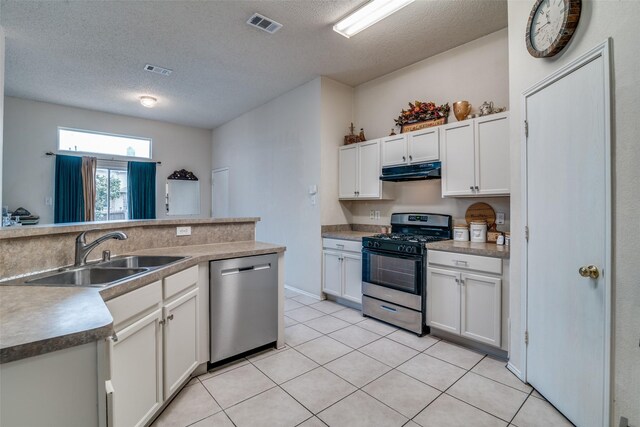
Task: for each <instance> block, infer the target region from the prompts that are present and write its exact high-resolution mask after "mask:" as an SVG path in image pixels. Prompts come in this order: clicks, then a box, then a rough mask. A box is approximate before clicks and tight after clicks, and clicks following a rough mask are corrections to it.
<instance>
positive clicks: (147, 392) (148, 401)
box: [111, 310, 163, 427]
mask: <svg viewBox="0 0 640 427" xmlns="http://www.w3.org/2000/svg"><path fill="white" fill-rule="evenodd" d="M161 314H162V312H161V310H156V311H154V312H152V313H151V314H149V315H148V316H146V317H143V318H142V319H140V320H138V321H137V322H135V323H133V324H132V325H130V326H128V327H126V328H124V329H122V330H121V331H118V332H116V336H117V338H118V339H117V341H113V342H112V348H111V383H112V385H113V390H114V391H113V425H114V426H115V427H131V426H141V425H144V424H145V423H146V422H147V421H148V420H149V418H151V417H152V416H153V414H154V413H155V412H156V410H158V408H159V407H160V406H161V405H162V401H163V398H162V331H161V327H160V320H161Z"/></svg>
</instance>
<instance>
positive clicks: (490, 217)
mask: <svg viewBox="0 0 640 427" xmlns="http://www.w3.org/2000/svg"><path fill="white" fill-rule="evenodd" d="M464 219H466V220H467V224H471V221H487V228H488V229H491V227H493V225H494V224H495V223H496V211H494V210H493V208H492V207H491V206H489V205H488V204H486V203H483V202H478V203H474V204H472V205H471V206H469V209H467V212H466V213H465V215H464Z"/></svg>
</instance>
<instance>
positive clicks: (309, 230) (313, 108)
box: [211, 78, 322, 296]
mask: <svg viewBox="0 0 640 427" xmlns="http://www.w3.org/2000/svg"><path fill="white" fill-rule="evenodd" d="M320 82H321V79H320V78H317V79H315V80H312V81H310V82H308V83H306V84H304V85H302V86H299V87H297V88H296V89H293V90H292V91H290V92H287V93H285V94H284V95H281V96H279V97H278V98H276V99H274V100H272V101H269V102H268V103H266V104H264V105H262V106H260V107H258V108H256V109H254V110H252V111H249V112H247V113H245V114H243V115H241V116H240V117H238V118H236V119H234V120H232V121H230V122H228V123H226V124H224V125H222V126H220V127H218V128H216V129H214V130H213V138H212V147H213V148H212V150H213V151H212V157H211V159H212V160H211V164H212V166H213V169H216V168H222V167H228V168H229V215H230V216H259V217H260V218H261V221H260V222H259V223H258V225H257V228H256V239H257V240H262V241H266V242H270V243H278V244H282V245H285V246H286V247H287V252H286V255H285V259H286V262H285V270H286V276H285V283H286V284H287V285H288V286H293V287H295V288H298V289H301V290H303V291H306V292H309V293H311V294H314V295H317V296H319V295H320V280H321V270H320V268H321V264H322V261H321V254H320V248H321V241H320V197H319V195H318V196H317V199H318V200H316V204H315V205H314V204H312V201H311V196H310V195H309V186H310V185H317V186H318V190H319V191H321V188H322V185H321V182H320V181H321V176H320V175H321V173H320V155H321V153H320V141H321V131H320V119H321V96H320V91H321V83H320Z"/></svg>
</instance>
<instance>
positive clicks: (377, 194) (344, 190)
mask: <svg viewBox="0 0 640 427" xmlns="http://www.w3.org/2000/svg"><path fill="white" fill-rule="evenodd" d="M380 141H381V140H380V139H374V140H371V141H365V142H360V143H358V144H351V145H345V146H343V147H340V152H339V156H338V157H339V160H338V162H339V166H338V171H339V179H338V197H339V198H340V199H389V198H392V195H391V193H390V190H391V186H392V184H390V183H383V182H382V181H380V175H381V173H382V167H381V165H380Z"/></svg>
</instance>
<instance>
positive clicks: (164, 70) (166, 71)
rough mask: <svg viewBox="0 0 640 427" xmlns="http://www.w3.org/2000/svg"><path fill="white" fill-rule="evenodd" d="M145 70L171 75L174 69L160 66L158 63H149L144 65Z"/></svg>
mask: <svg viewBox="0 0 640 427" xmlns="http://www.w3.org/2000/svg"><path fill="white" fill-rule="evenodd" d="M144 70H145V71H149V72H151V73H156V74H161V75H163V76H168V75H170V74H171V73H172V72H173V71H172V70H170V69H168V68H162V67H158V66H157V65H151V64H147V65H145V66H144Z"/></svg>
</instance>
